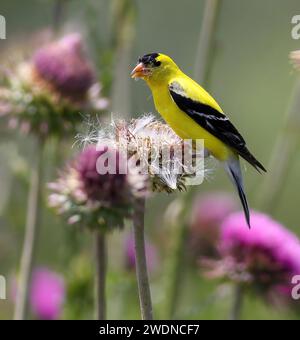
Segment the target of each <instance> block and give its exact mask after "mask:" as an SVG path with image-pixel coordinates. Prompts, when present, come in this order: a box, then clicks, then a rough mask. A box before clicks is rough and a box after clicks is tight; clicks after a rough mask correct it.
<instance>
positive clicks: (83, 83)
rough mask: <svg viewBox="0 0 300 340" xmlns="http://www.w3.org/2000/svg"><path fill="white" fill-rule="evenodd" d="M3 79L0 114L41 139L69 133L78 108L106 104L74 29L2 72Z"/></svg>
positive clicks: (89, 109)
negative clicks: (73, 31) (29, 57)
mask: <svg viewBox="0 0 300 340" xmlns="http://www.w3.org/2000/svg"><path fill="white" fill-rule="evenodd" d="M4 80H5V82H3V86H2V87H0V117H3V118H4V119H5V120H6V121H7V122H8V125H9V127H10V128H13V129H17V128H18V129H19V130H20V131H21V132H22V133H24V134H27V133H34V134H36V135H38V136H39V137H42V138H43V139H44V138H45V137H48V136H49V135H58V136H59V137H63V136H65V135H66V134H67V133H72V134H74V133H75V131H76V130H77V125H78V124H79V123H81V122H82V116H81V115H80V112H89V113H91V114H93V113H96V112H98V111H102V110H104V109H106V108H107V106H108V101H107V99H106V98H103V97H102V96H101V89H102V86H101V84H99V83H98V82H96V75H95V72H94V70H93V68H92V67H91V65H90V62H89V60H88V58H87V56H86V55H85V54H84V53H83V47H82V40H81V38H80V35H79V34H76V33H74V34H70V35H67V36H65V37H63V38H62V39H60V40H58V41H55V42H52V43H47V44H45V45H44V46H43V47H41V48H40V49H39V50H38V51H37V52H35V53H34V55H33V57H32V58H31V59H30V60H28V61H23V62H20V63H18V64H16V65H14V68H12V69H11V70H10V72H6V73H5V77H4Z"/></svg>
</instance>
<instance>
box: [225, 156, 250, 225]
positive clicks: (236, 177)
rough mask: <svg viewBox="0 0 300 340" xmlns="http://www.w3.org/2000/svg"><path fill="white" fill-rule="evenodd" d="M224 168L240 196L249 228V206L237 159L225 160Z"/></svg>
mask: <svg viewBox="0 0 300 340" xmlns="http://www.w3.org/2000/svg"><path fill="white" fill-rule="evenodd" d="M225 168H226V171H227V172H228V174H229V177H230V179H231V181H232V182H233V184H234V185H235V187H236V188H237V191H238V194H239V197H240V200H241V203H242V206H243V209H244V214H245V219H246V222H247V224H248V226H249V228H251V225H250V212H249V206H248V202H247V197H246V195H245V191H244V185H243V177H242V172H241V168H240V162H239V159H238V158H231V159H230V160H229V161H228V162H226V166H225Z"/></svg>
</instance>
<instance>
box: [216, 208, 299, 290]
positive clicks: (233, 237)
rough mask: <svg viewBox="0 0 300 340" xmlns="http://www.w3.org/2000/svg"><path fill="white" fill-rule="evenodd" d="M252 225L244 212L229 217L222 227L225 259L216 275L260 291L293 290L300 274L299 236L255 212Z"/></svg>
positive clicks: (222, 252)
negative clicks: (292, 282) (292, 283)
mask: <svg viewBox="0 0 300 340" xmlns="http://www.w3.org/2000/svg"><path fill="white" fill-rule="evenodd" d="M251 226H252V229H251V230H249V229H248V228H247V226H246V223H245V219H244V216H243V213H242V212H237V213H233V214H231V215H230V216H228V217H227V218H226V219H225V221H224V222H223V223H222V226H221V236H220V254H221V257H222V260H221V261H220V262H219V263H218V264H217V265H216V266H215V268H214V272H212V273H211V274H212V275H215V276H225V277H227V278H229V279H230V280H233V281H235V282H239V283H245V284H249V285H251V286H252V287H256V288H259V290H260V291H263V292H270V291H271V290H272V288H274V291H275V290H276V291H278V288H279V287H281V289H282V290H284V288H285V290H286V289H290V283H291V279H292V277H293V276H294V275H296V274H299V273H300V241H299V239H298V238H297V236H296V235H294V234H293V233H292V232H290V231H289V230H287V229H286V228H285V227H284V226H282V225H281V224H279V223H278V222H276V221H274V220H273V219H271V217H269V216H268V215H265V214H263V213H259V212H255V211H252V213H251Z"/></svg>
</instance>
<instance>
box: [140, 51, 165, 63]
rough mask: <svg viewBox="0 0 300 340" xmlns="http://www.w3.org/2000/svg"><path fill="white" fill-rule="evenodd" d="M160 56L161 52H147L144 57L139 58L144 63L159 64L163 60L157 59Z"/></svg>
mask: <svg viewBox="0 0 300 340" xmlns="http://www.w3.org/2000/svg"><path fill="white" fill-rule="evenodd" d="M158 56H159V53H149V54H145V55H144V56H143V57H140V58H139V63H143V64H144V65H153V66H159V65H160V64H161V62H160V61H158V60H156V58H157V57H158Z"/></svg>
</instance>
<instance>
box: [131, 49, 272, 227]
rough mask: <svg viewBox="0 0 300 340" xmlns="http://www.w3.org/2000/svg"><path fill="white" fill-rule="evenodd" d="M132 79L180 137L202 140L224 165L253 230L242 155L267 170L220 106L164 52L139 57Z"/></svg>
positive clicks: (257, 166)
mask: <svg viewBox="0 0 300 340" xmlns="http://www.w3.org/2000/svg"><path fill="white" fill-rule="evenodd" d="M131 76H132V78H142V79H144V80H145V81H146V83H147V84H148V86H149V87H150V89H151V91H152V95H153V99H154V104H155V107H156V109H157V111H158V112H159V113H160V114H161V116H162V117H163V118H164V120H165V121H166V122H167V124H169V125H170V126H171V128H172V129H173V130H174V131H175V132H176V134H177V135H178V136H179V137H181V138H183V139H193V140H196V139H203V140H204V146H205V149H206V150H207V152H208V153H209V154H210V155H212V156H214V157H215V158H216V159H218V160H219V161H220V162H222V164H223V165H224V168H225V170H226V171H227V173H228V174H229V177H230V179H231V180H232V182H233V183H234V185H235V186H236V188H237V191H238V194H239V197H240V200H241V203H242V206H243V209H244V212H245V217H246V221H247V223H248V225H249V227H250V214H249V207H248V203H247V198H246V195H245V192H244V185H243V178H242V172H241V168H240V162H239V156H241V157H242V158H244V159H245V160H246V161H248V162H249V163H250V164H251V165H252V166H253V167H254V168H255V169H256V170H258V171H259V172H260V170H263V171H266V170H265V168H264V167H263V165H262V164H261V163H259V162H258V161H257V159H256V158H255V157H254V156H253V155H252V154H251V153H250V151H249V150H248V148H247V147H246V142H245V140H244V138H243V137H242V136H241V135H240V133H239V132H238V130H237V129H236V128H235V127H234V125H233V124H232V123H231V122H230V120H229V119H228V117H227V116H226V115H225V114H224V112H223V110H222V109H221V107H220V106H219V104H218V103H217V102H216V101H215V100H214V98H213V97H212V96H211V95H210V94H209V93H208V92H206V91H205V90H204V89H203V88H202V87H201V86H200V85H199V84H197V83H196V82H195V81H194V80H192V79H191V78H190V77H188V76H187V75H186V74H184V73H183V72H182V71H181V70H180V68H179V67H178V66H177V65H176V64H175V62H174V61H173V60H172V59H171V58H170V57H168V56H167V55H164V54H161V53H151V54H146V55H144V56H143V57H142V58H139V60H138V64H137V66H136V67H135V68H134V69H133V71H132V73H131Z"/></svg>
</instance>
